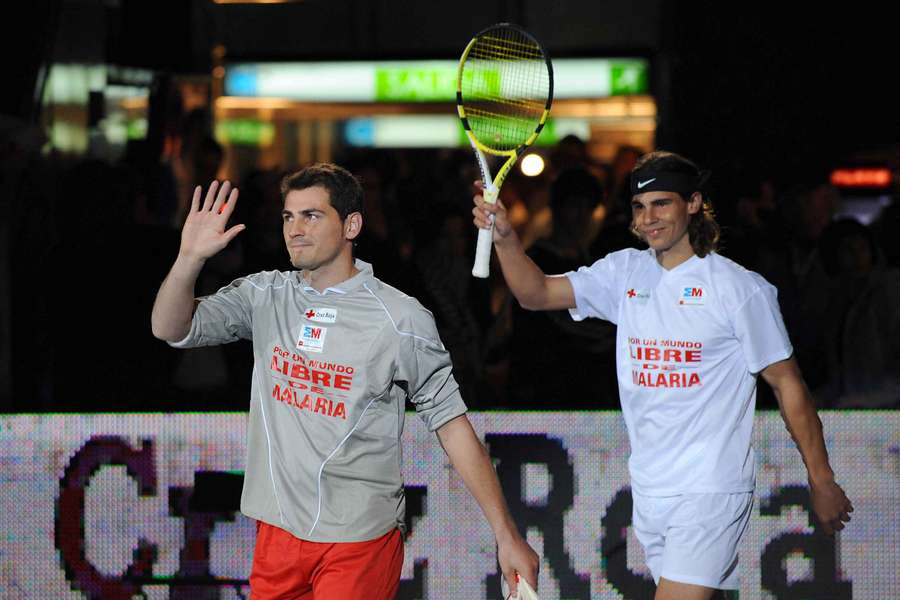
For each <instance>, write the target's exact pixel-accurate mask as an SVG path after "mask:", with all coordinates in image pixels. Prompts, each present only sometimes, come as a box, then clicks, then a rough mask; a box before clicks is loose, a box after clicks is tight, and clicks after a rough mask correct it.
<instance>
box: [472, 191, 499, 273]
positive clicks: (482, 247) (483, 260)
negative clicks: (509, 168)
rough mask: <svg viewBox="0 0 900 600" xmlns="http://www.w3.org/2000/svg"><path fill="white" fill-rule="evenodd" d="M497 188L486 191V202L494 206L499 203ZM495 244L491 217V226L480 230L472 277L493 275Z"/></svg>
mask: <svg viewBox="0 0 900 600" xmlns="http://www.w3.org/2000/svg"><path fill="white" fill-rule="evenodd" d="M497 191H498V190H497V188H496V187H494V186H493V185H491V186H490V187H487V188H485V190H484V201H485V202H489V203H490V204H493V203H495V202H496V201H497ZM493 242H494V218H493V215H491V226H490V227H489V228H488V229H479V230H478V244H477V245H476V246H475V264H474V266H473V267H472V275H474V276H475V277H480V278H482V279H484V278H486V277H487V276H488V275H490V273H491V246H492V245H493Z"/></svg>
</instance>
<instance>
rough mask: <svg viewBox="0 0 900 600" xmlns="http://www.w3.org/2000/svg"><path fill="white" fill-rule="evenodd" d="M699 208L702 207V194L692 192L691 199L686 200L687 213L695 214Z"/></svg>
mask: <svg viewBox="0 0 900 600" xmlns="http://www.w3.org/2000/svg"><path fill="white" fill-rule="evenodd" d="M701 208H703V194H701V193H700V192H694V193H693V194H691V199H690V200H688V214H691V215H694V214H697V213H698V212H700V209H701Z"/></svg>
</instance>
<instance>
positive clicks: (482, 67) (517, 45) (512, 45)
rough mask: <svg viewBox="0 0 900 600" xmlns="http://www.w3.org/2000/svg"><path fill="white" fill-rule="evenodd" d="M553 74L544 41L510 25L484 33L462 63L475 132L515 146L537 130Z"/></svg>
mask: <svg viewBox="0 0 900 600" xmlns="http://www.w3.org/2000/svg"><path fill="white" fill-rule="evenodd" d="M549 94H550V74H549V70H548V66H547V61H546V58H545V56H544V53H543V51H542V49H541V47H540V46H539V45H538V44H537V43H536V42H534V41H533V40H531V39H530V38H528V37H526V36H524V35H523V34H522V33H521V32H519V31H517V30H512V29H502V28H498V29H495V30H491V31H489V32H488V33H486V34H483V35H482V36H480V37H479V38H478V39H477V40H476V41H475V43H474V44H473V46H472V48H471V49H470V50H469V54H468V56H467V58H466V60H465V62H464V64H463V71H462V80H461V95H462V104H463V108H464V109H465V112H466V116H467V119H468V121H469V124H470V127H471V130H472V133H473V134H474V135H475V137H476V138H477V139H478V140H479V141H480V142H481V143H482V144H484V145H485V146H487V147H490V148H493V149H495V150H512V149H514V148H516V147H518V146H520V145H521V144H523V143H524V142H525V140H526V139H527V138H528V137H529V136H530V135H531V134H532V133H533V132H534V131H535V128H536V127H537V126H538V124H539V123H540V120H541V118H542V116H543V115H544V112H545V110H546V108H547V106H546V105H547V100H548V97H549Z"/></svg>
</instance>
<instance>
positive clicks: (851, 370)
mask: <svg viewBox="0 0 900 600" xmlns="http://www.w3.org/2000/svg"><path fill="white" fill-rule="evenodd" d="M30 135H34V134H33V133H30V132H29V131H28V130H16V131H13V130H8V131H5V132H4V135H3V144H2V147H0V151H2V155H0V165H2V167H0V168H2V170H3V176H2V181H3V182H4V189H2V190H0V193H2V194H3V195H4V197H5V198H4V203H3V204H4V206H7V207H8V210H7V212H8V214H7V215H5V217H6V220H7V228H8V229H7V235H9V248H10V249H11V256H10V257H9V265H10V266H9V280H10V281H11V282H13V284H14V285H11V287H10V302H11V310H10V315H11V318H10V323H9V325H10V331H11V347H12V348H13V352H12V357H13V360H12V364H11V365H10V370H11V372H12V374H13V377H12V381H13V405H12V407H10V408H11V410H12V411H13V412H59V411H63V412H69V411H88V412H90V411H111V412H133V411H218V410H245V409H246V408H247V406H248V402H249V382H250V374H251V364H252V356H251V348H250V345H249V344H246V343H236V344H230V345H227V346H219V347H213V348H201V349H195V350H189V351H180V350H174V349H171V348H169V347H168V346H167V345H166V344H165V343H163V342H160V341H158V340H156V339H154V338H153V336H152V335H151V333H150V326H149V317H150V308H151V306H152V303H153V299H154V295H155V293H156V290H157V288H158V286H159V284H160V282H161V281H162V279H163V278H164V277H165V275H166V272H167V271H168V269H169V267H170V266H171V263H172V261H173V260H174V258H175V256H176V254H177V250H178V244H179V236H180V227H181V224H182V222H183V220H184V218H185V214H186V211H187V210H188V207H189V204H190V197H191V193H192V191H193V189H194V187H195V186H196V185H202V186H204V188H205V187H206V186H207V185H208V184H209V183H210V181H212V180H213V179H215V178H216V177H217V176H218V175H219V174H220V172H221V167H222V164H223V159H224V152H225V151H224V149H223V147H222V146H221V145H220V144H219V143H218V142H217V141H216V139H215V138H214V136H213V135H212V128H211V123H210V118H209V115H206V114H203V113H202V112H201V113H196V114H189V115H187V116H186V117H185V119H184V123H183V130H182V135H180V136H179V137H178V139H177V143H176V144H173V145H171V147H168V148H167V150H166V152H164V154H163V159H162V160H159V159H158V158H157V157H156V156H155V155H153V153H151V152H148V151H147V148H146V147H145V146H144V145H143V144H142V142H140V141H134V142H133V143H130V144H129V146H128V149H127V151H126V153H125V156H124V158H123V159H122V160H120V161H118V162H115V163H111V162H108V161H104V160H100V159H91V158H84V157H82V158H78V159H73V158H71V157H64V156H61V155H57V154H54V153H52V152H51V153H50V154H46V153H43V154H42V153H40V152H38V151H37V148H38V147H39V144H37V143H36V142H35V141H34V140H31V139H30V138H29V136H30ZM650 150H652V148H637V147H630V146H622V147H620V148H619V151H618V152H617V154H616V156H615V158H614V160H613V161H611V162H610V163H609V164H601V163H598V162H597V161H596V160H594V159H592V158H591V156H590V155H589V153H588V152H587V151H586V147H585V144H584V142H583V141H582V140H580V139H578V138H577V137H574V136H568V137H565V138H563V139H562V140H561V141H560V142H559V143H558V145H557V146H556V147H554V148H553V149H552V150H551V151H549V152H548V153H547V158H548V160H547V168H546V169H545V170H544V172H543V173H542V174H541V175H539V176H537V177H525V176H523V175H522V174H521V173H519V172H515V173H514V174H513V175H512V176H511V177H510V178H509V179H508V180H507V182H506V184H505V185H504V187H503V191H502V193H501V199H502V200H503V202H504V203H505V204H506V206H507V207H508V208H509V210H510V213H511V215H512V218H513V220H514V223H515V226H516V228H517V230H518V233H519V235H520V236H521V238H522V239H523V241H524V243H525V244H526V246H527V247H528V253H529V254H530V256H531V257H532V258H533V259H534V261H535V262H536V263H537V264H538V265H539V266H540V267H541V268H542V269H543V270H544V271H545V272H547V273H564V272H566V271H569V270H573V269H577V268H578V267H579V266H582V265H588V264H591V263H592V262H593V261H595V260H597V259H599V258H602V257H603V256H605V255H606V254H607V253H609V252H612V251H615V250H619V249H622V248H626V247H634V248H641V247H643V246H642V244H641V243H640V242H639V241H638V240H637V239H636V238H635V237H634V236H633V235H632V234H631V232H630V208H629V198H628V193H629V192H628V177H629V172H630V170H631V167H632V166H633V165H634V163H635V161H636V159H637V158H638V157H639V156H640V155H642V154H643V153H645V152H648V151H650ZM671 150H675V151H677V150H678V149H677V148H671ZM692 158H695V159H697V160H698V162H701V165H702V162H703V161H702V157H692ZM335 162H337V163H339V164H341V165H343V166H345V167H347V168H348V169H350V170H351V171H352V172H353V173H354V174H356V175H357V176H358V177H359V178H360V180H361V182H362V184H363V186H364V189H365V229H364V233H363V235H362V237H361V239H360V240H359V244H358V247H357V256H358V257H359V258H361V259H363V260H365V261H367V262H371V263H372V264H373V265H374V270H375V274H376V275H377V276H378V277H379V278H381V279H382V280H384V281H385V282H387V283H389V284H391V285H394V286H395V287H397V288H399V289H401V290H403V291H405V292H407V293H409V294H410V295H413V296H415V297H416V298H418V299H419V300H420V301H421V302H422V303H423V304H424V305H425V306H426V307H427V308H429V309H430V310H431V311H432V312H433V313H434V316H435V319H436V321H437V324H438V327H439V331H440V334H441V337H442V339H443V341H444V344H445V345H446V347H447V348H448V350H449V351H450V353H451V355H452V357H453V363H454V368H455V374H456V378H457V380H458V381H459V383H460V386H461V387H462V389H463V394H464V397H465V399H466V402H467V403H468V405H469V406H470V407H471V408H472V409H476V410H490V409H504V410H509V409H542V410H582V409H617V408H618V407H619V404H618V392H617V386H616V374H615V361H614V356H615V326H613V325H612V324H610V323H607V322H602V321H597V320H588V321H585V322H580V323H576V322H574V321H573V320H572V319H571V318H569V316H568V314H567V313H566V312H559V313H554V312H549V313H537V312H529V311H525V310H523V309H522V308H520V307H519V306H518V304H517V303H516V301H515V300H514V299H512V297H511V295H510V294H509V293H508V291H507V289H506V287H505V284H504V282H503V279H502V277H501V276H500V274H499V269H498V268H497V265H496V264H495V265H494V266H493V270H492V275H491V278H490V279H487V280H481V279H476V278H473V277H472V276H471V265H472V255H473V251H474V247H475V244H474V239H475V233H476V232H475V229H474V226H473V225H472V219H471V206H472V195H473V191H474V188H473V182H474V181H475V180H476V179H478V178H479V173H478V169H477V166H476V163H475V161H474V158H473V156H472V153H471V151H469V150H467V149H433V150H423V149H417V150H371V149H367V150H355V151H348V152H347V153H345V154H344V155H338V156H336V157H335ZM300 166H302V165H285V166H284V168H282V169H272V170H251V171H249V172H246V173H240V174H238V176H237V177H236V178H235V179H234V180H233V181H232V182H233V183H234V184H236V185H237V186H238V187H239V189H240V200H239V202H238V208H237V211H236V213H235V215H234V222H235V223H245V224H246V225H247V230H246V231H245V232H243V233H242V234H241V235H239V236H238V238H237V239H236V240H235V241H234V243H232V245H231V246H230V247H229V248H227V249H226V250H225V251H224V252H222V253H221V254H220V255H218V256H216V257H214V258H213V259H211V260H210V261H209V262H208V263H207V265H206V268H205V269H204V271H203V273H202V275H201V278H200V281H199V283H198V289H197V290H196V292H197V294H198V295H203V294H208V293H212V292H214V291H215V290H217V289H218V288H219V287H221V286H223V285H225V284H227V283H228V282H230V281H231V280H233V279H235V278H237V277H240V276H241V275H244V274H247V273H252V272H256V271H260V270H272V269H278V270H288V269H290V268H291V266H290V264H289V262H288V256H287V253H286V251H285V249H284V242H283V238H282V233H281V217H280V211H281V198H280V194H279V184H280V181H281V178H282V177H283V176H284V175H285V174H287V173H288V172H291V171H293V170H295V169H296V168H299V167H300ZM829 167H830V166H828V165H822V166H821V169H808V170H805V171H803V172H802V173H801V172H790V173H789V174H788V175H785V174H783V173H781V174H775V173H744V174H743V176H742V177H741V179H740V180H738V181H735V180H729V181H723V180H722V179H721V178H717V177H716V173H715V172H713V176H712V180H711V184H710V195H711V198H712V202H713V205H714V208H715V209H716V212H717V217H718V219H719V221H720V223H721V224H722V225H723V239H722V244H721V249H720V253H721V254H723V255H725V256H727V257H729V258H731V259H733V260H735V261H736V262H738V263H739V264H741V265H743V266H745V267H746V268H748V269H751V270H753V271H756V272H758V273H760V274H761V275H762V276H763V277H765V278H766V279H767V280H768V281H770V282H771V283H772V284H773V285H775V286H776V287H777V288H778V291H779V301H780V303H781V308H782V313H783V315H784V318H785V322H786V325H787V328H788V331H789V333H790V336H791V340H792V342H793V344H794V348H795V352H796V356H797V359H798V360H799V363H800V365H801V368H802V370H803V373H804V375H805V377H806V381H807V383H808V385H809V387H810V389H811V390H812V392H813V394H814V396H815V398H816V399H817V402H818V404H819V407H820V408H897V407H900V302H898V301H897V298H900V270H898V269H900V236H898V235H897V233H896V232H897V231H898V225H900V201H898V200H897V191H896V187H895V188H894V189H893V191H888V194H890V195H891V196H892V200H891V202H890V204H889V205H887V206H885V207H882V208H881V210H880V212H878V213H877V214H876V215H875V216H874V218H873V220H872V221H871V222H870V223H864V222H863V221H865V220H866V219H863V220H860V219H857V218H854V217H852V216H847V213H846V211H842V210H841V208H842V201H843V199H842V196H841V194H840V193H839V190H838V189H837V188H836V187H834V186H833V185H832V184H831V183H830V181H829ZM759 406H760V407H761V408H774V407H775V406H776V404H775V400H774V397H773V396H772V394H771V392H770V391H769V390H768V389H767V388H766V386H765V384H764V383H762V381H761V382H760V396H759Z"/></svg>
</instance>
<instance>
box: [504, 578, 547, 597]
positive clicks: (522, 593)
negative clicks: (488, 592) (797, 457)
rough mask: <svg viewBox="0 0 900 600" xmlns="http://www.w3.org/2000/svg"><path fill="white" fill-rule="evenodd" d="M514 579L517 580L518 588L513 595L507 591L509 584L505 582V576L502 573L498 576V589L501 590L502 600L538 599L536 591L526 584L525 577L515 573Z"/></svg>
mask: <svg viewBox="0 0 900 600" xmlns="http://www.w3.org/2000/svg"><path fill="white" fill-rule="evenodd" d="M516 580H518V582H519V589H518V591H517V593H516V595H515V596H513V595H510V593H509V584H508V583H506V578H505V577H503V576H502V575H501V576H500V589H501V591H502V592H503V600H540V598H538V595H537V592H536V591H534V590H533V589H532V587H531V586H530V585H528V582H527V581H525V579H523V578H522V577H519V576H518V575H516Z"/></svg>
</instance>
